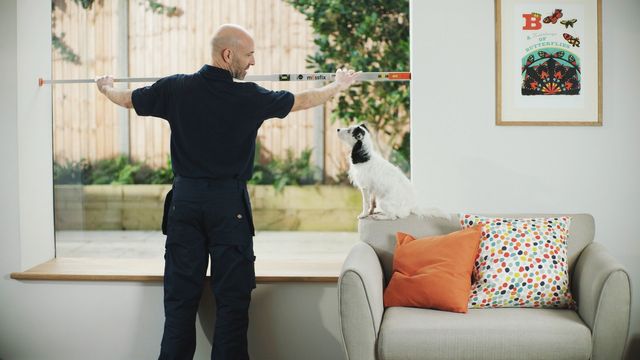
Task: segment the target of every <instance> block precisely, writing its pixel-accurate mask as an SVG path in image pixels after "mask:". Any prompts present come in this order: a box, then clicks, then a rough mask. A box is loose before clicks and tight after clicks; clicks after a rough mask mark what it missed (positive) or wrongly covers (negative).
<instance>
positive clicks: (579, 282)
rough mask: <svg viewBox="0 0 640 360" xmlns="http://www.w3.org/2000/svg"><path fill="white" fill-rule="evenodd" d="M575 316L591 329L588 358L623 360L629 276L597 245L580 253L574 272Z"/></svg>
mask: <svg viewBox="0 0 640 360" xmlns="http://www.w3.org/2000/svg"><path fill="white" fill-rule="evenodd" d="M573 293H574V296H575V297H576V300H577V301H578V314H579V315H580V317H581V318H582V320H583V321H584V322H585V323H586V324H587V326H589V328H590V329H591V344H592V352H591V359H594V360H598V359H622V357H623V355H624V350H625V344H626V342H627V335H628V331H629V321H630V320H629V317H630V309H631V293H630V285H629V275H628V274H627V272H626V270H625V269H624V268H623V267H622V265H621V264H620V263H619V262H618V261H616V260H615V259H614V258H613V257H612V256H611V255H610V254H609V253H608V252H607V250H606V248H605V247H604V246H602V245H600V244H597V243H592V244H591V245H589V246H587V247H586V248H585V249H584V250H583V251H582V254H580V257H579V258H578V262H577V264H576V268H575V270H574V273H573Z"/></svg>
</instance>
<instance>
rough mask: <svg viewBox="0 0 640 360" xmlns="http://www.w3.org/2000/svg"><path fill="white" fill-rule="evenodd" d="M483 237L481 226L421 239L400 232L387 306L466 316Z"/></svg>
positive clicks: (386, 296)
mask: <svg viewBox="0 0 640 360" xmlns="http://www.w3.org/2000/svg"><path fill="white" fill-rule="evenodd" d="M481 236H482V230H481V227H480V226H475V227H472V228H468V229H464V230H459V231H456V232H453V233H451V234H447V235H440V236H431V237H425V238H422V239H416V238H414V237H413V236H411V235H409V234H405V233H402V232H399V233H397V234H396V239H397V243H396V251H395V253H394V255H393V275H392V276H391V281H389V285H388V286H387V288H386V289H385V291H384V306H386V307H389V306H411V307H422V308H430V309H439V310H447V311H453V312H459V313H466V312H467V302H468V301H469V292H470V291H471V272H472V271H473V264H474V261H475V259H476V256H477V255H478V252H479V250H480V248H479V246H480V238H481Z"/></svg>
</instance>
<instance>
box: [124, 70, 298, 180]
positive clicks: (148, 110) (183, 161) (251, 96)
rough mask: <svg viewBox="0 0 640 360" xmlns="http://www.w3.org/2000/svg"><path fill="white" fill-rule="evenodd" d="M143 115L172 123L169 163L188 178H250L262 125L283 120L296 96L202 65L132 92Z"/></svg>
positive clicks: (134, 106)
mask: <svg viewBox="0 0 640 360" xmlns="http://www.w3.org/2000/svg"><path fill="white" fill-rule="evenodd" d="M131 100H132V102H133V108H134V109H135V110H136V113H137V114H138V115H140V116H155V117H159V118H163V119H165V120H167V121H168V122H169V125H170V127H171V165H172V167H173V172H174V174H175V175H179V176H185V177H190V178H209V179H240V180H245V181H246V180H249V179H250V178H251V175H252V173H253V158H254V154H255V146H256V137H257V134H258V128H259V127H260V125H262V123H263V122H264V121H265V120H267V119H269V118H274V117H278V118H284V117H285V116H287V114H289V112H290V111H291V107H292V106H293V101H294V96H293V94H292V93H290V92H288V91H284V90H281V91H271V90H267V89H265V88H263V87H261V86H258V85H257V84H255V83H252V82H235V81H233V78H232V76H231V73H229V72H228V71H227V70H224V69H220V68H217V67H214V66H210V65H204V66H203V67H202V68H201V69H200V70H199V71H198V72H196V73H194V74H178V75H172V76H168V77H165V78H162V79H160V80H158V81H157V82H155V83H154V84H153V85H151V86H147V87H142V88H139V89H136V90H134V91H133V93H132V96H131Z"/></svg>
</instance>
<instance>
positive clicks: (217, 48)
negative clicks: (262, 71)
mask: <svg viewBox="0 0 640 360" xmlns="http://www.w3.org/2000/svg"><path fill="white" fill-rule="evenodd" d="M253 53H254V44H253V38H252V37H251V35H250V34H249V32H248V31H247V30H245V29H244V28H243V27H241V26H239V25H235V24H225V25H222V26H220V27H219V28H218V30H216V32H215V34H214V35H213V38H212V39H211V58H212V63H213V66H216V67H219V68H223V69H226V70H229V72H231V75H232V76H233V77H234V78H236V79H240V80H242V79H244V77H245V75H246V74H247V70H248V69H249V67H250V66H251V65H254V64H255V61H254V58H253Z"/></svg>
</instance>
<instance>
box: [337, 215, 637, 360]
mask: <svg viewBox="0 0 640 360" xmlns="http://www.w3.org/2000/svg"><path fill="white" fill-rule="evenodd" d="M491 216H494V215H491ZM499 216H504V217H551V216H558V215H549V214H527V215H524V214H516V215H499ZM569 216H571V217H572V221H571V228H570V233H569V238H568V240H567V246H568V258H569V275H570V286H571V291H572V294H573V296H574V298H575V299H576V301H577V303H578V309H577V311H574V310H564V309H562V310H558V309H530V308H501V309H469V312H468V313H467V314H458V313H451V312H445V311H438V310H430V309H418V308H407V307H390V308H387V309H385V308H384V306H383V300H382V299H383V296H382V294H383V291H384V287H385V286H386V284H387V282H388V281H389V279H390V277H391V272H392V264H393V252H394V249H395V233H396V231H403V232H406V233H410V234H412V235H415V236H430V235H438V234H446V233H449V232H452V231H455V230H458V229H460V225H459V223H458V221H457V217H453V216H452V217H451V219H443V218H438V219H434V218H428V219H420V218H417V217H415V216H411V217H408V218H406V219H400V220H395V221H374V220H368V219H363V220H361V221H360V223H359V232H360V239H361V242H359V243H358V244H357V245H355V246H354V247H353V249H351V252H350V253H349V255H348V257H347V259H346V260H345V262H344V265H343V267H342V271H341V274H340V279H339V282H338V294H339V309H340V323H341V331H342V338H343V343H344V349H345V352H346V357H347V359H348V360H375V359H378V360H393V359H403V360H408V359H474V360H478V359H509V360H513V359H620V358H622V356H623V354H624V348H625V344H626V339H627V333H628V330H629V317H630V298H631V295H630V285H629V276H628V274H627V272H626V271H625V270H624V268H623V267H622V266H621V265H620V264H619V263H618V262H617V261H616V260H615V259H614V258H613V257H612V256H611V255H609V254H608V253H607V251H606V249H605V248H604V247H603V246H602V245H600V244H598V243H594V242H593V237H594V232H595V226H594V219H593V217H592V216H591V215H587V214H577V215H569Z"/></svg>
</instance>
